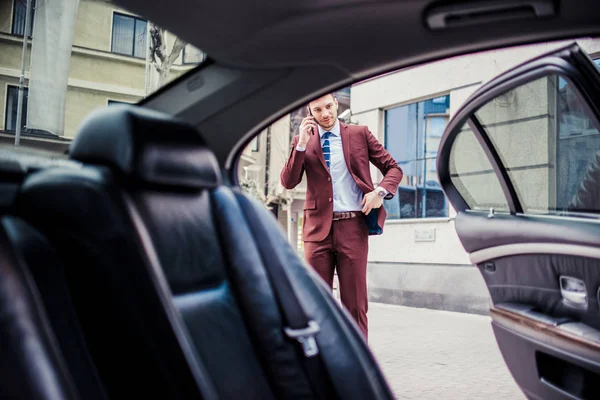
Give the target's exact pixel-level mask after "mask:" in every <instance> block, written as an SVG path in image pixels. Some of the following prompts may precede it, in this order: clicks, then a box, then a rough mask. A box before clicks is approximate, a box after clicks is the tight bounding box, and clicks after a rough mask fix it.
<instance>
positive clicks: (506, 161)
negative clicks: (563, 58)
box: [476, 75, 600, 214]
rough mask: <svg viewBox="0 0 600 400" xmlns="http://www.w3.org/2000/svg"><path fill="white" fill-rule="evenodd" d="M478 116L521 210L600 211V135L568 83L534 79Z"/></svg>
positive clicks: (505, 94) (498, 99) (558, 79)
mask: <svg viewBox="0 0 600 400" xmlns="http://www.w3.org/2000/svg"><path fill="white" fill-rule="evenodd" d="M476 117H477V119H478V120H479V121H480V123H481V125H482V126H483V129H484V130H485V132H486V133H487V135H488V136H489V138H490V140H491V141H492V143H493V145H494V147H495V148H496V151H497V152H498V155H499V157H500V159H501V161H502V164H503V167H504V168H505V169H506V171H507V172H508V176H509V178H510V180H511V181H512V183H513V185H514V188H515V190H516V192H517V196H518V198H519V201H520V202H521V205H522V207H523V211H524V212H527V213H542V214H543V213H548V212H556V211H567V210H570V211H585V212H598V211H600V203H599V202H598V201H597V198H598V194H597V186H596V185H597V184H598V183H597V182H595V180H596V178H597V177H600V174H598V176H596V175H595V174H596V172H595V169H596V168H598V167H600V165H597V164H596V163H595V158H596V153H597V152H598V150H600V135H599V131H598V127H597V124H596V122H595V120H594V118H592V116H591V115H590V112H589V111H588V109H587V108H586V107H585V106H584V103H583V101H582V100H581V98H580V96H579V94H578V93H577V91H576V89H575V88H574V87H573V84H572V83H570V82H568V81H567V80H565V79H564V78H562V77H559V76H557V75H550V76H547V77H543V78H540V79H536V80H534V81H532V82H529V83H527V84H524V85H521V86H519V87H517V88H515V89H514V90H511V91H508V92H506V93H504V94H502V95H500V96H498V97H496V98H495V99H493V100H492V101H490V102H489V103H487V104H486V105H485V106H483V107H482V108H481V109H480V110H479V111H478V112H477V113H476ZM586 174H588V175H589V174H591V175H590V176H588V178H587V180H586ZM592 181H594V182H592Z"/></svg>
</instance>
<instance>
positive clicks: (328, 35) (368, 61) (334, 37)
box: [118, 0, 600, 179]
mask: <svg viewBox="0 0 600 400" xmlns="http://www.w3.org/2000/svg"><path fill="white" fill-rule="evenodd" d="M118 3H120V4H121V5H122V6H123V7H125V8H127V9H130V10H131V11H133V12H136V13H138V14H140V15H143V16H144V17H146V18H148V19H149V20H151V21H153V22H154V23H156V24H158V25H159V26H162V27H164V28H165V29H167V30H169V31H172V32H174V33H175V34H177V35H178V36H180V37H181V38H183V39H184V40H186V41H188V42H190V43H192V44H193V45H194V46H196V47H198V48H200V49H202V50H203V51H205V52H206V53H207V54H208V56H209V58H210V60H211V61H210V62H208V63H206V65H204V66H201V67H199V68H197V69H195V70H193V71H191V72H190V73H188V74H186V75H184V76H183V77H182V78H181V79H178V80H176V81H175V82H172V83H171V84H170V85H167V86H166V87H164V88H163V89H162V90H160V91H158V92H157V93H156V94H154V95H152V96H149V97H148V98H147V99H145V100H144V101H143V102H142V103H141V104H142V105H143V106H145V107H149V108H152V109H156V110H159V111H163V112H166V113H169V114H171V115H174V116H178V117H180V118H183V119H184V120H186V121H187V122H189V123H192V124H193V125H195V126H196V127H197V128H198V129H199V130H200V132H201V133H202V135H203V136H204V138H205V140H206V141H207V142H208V144H209V145H210V147H211V148H212V149H213V150H214V151H215V153H216V155H217V158H218V160H219V162H220V163H221V165H222V166H223V167H224V168H228V169H230V168H232V167H233V166H234V165H235V162H236V159H237V157H236V156H237V154H238V153H239V152H240V151H241V150H242V149H243V147H244V145H245V144H246V143H247V142H248V141H249V140H250V139H251V138H252V137H253V136H254V135H255V134H256V133H258V132H259V131H260V130H261V129H264V128H265V127H266V126H267V125H268V124H269V123H271V122H273V121H274V120H276V119H277V118H279V117H281V116H283V115H285V114H286V113H289V112H290V111H292V110H294V109H295V108H297V107H299V106H301V105H302V104H304V103H306V102H307V101H309V100H310V99H312V98H314V97H315V96H316V95H320V94H324V93H327V92H328V91H331V90H334V89H337V88H341V87H344V86H347V85H350V84H352V83H354V82H356V81H359V80H362V79H366V78H369V77H372V76H375V75H378V74H382V73H386V72H390V71H393V70H396V69H400V68H404V67H409V66H412V65H416V64H420V63H424V62H429V61H433V60H436V59H441V58H445V57H450V56H456V55H461V54H467V53H471V52H476V51H481V50H488V49H494V48H500V47H505V46H511V45H519V44H528V43H536V42H545V41H551V40H559V39H571V38H580V37H585V36H595V35H597V34H598V33H599V31H600V11H597V10H598V7H597V0H576V1H574V0H573V1H568V2H567V1H562V2H558V1H553V0H549V1H544V0H540V1H532V0H519V1H514V2H498V1H496V0H491V1H469V2H460V3H457V2H448V1H446V2H441V3H440V2H433V1H431V0H406V1H378V0H328V1H324V0H307V1H302V2H282V1H277V0H264V1H261V2H248V1H244V0H221V1H218V2H205V1H191V0H171V1H170V2H169V3H168V4H167V3H166V2H146V1H142V0H118ZM456 4H458V6H456ZM474 4H477V5H478V6H481V5H482V4H483V5H489V7H490V8H488V9H487V10H488V11H489V10H492V9H493V8H494V7H498V5H499V4H513V5H516V6H515V7H516V8H515V9H509V10H508V11H507V10H504V11H505V12H498V13H494V12H488V13H486V9H485V8H484V9H480V10H479V14H477V11H476V12H475V13H471V14H469V13H466V14H464V13H463V14H460V12H461V10H462V11H464V10H467V9H468V7H469V6H472V5H474ZM532 4H533V5H535V4H538V5H539V4H541V5H542V6H551V7H554V11H555V13H554V15H551V16H547V17H536V16H534V13H533V11H532V10H533V8H532V7H533V6H531V5H532ZM448 5H450V6H451V7H456V8H454V9H452V8H451V10H454V11H456V12H458V14H457V15H458V16H459V17H457V18H455V19H454V20H458V21H459V23H458V24H450V22H448V23H449V26H448V27H446V28H442V29H433V28H430V26H429V25H428V22H427V21H428V16H432V15H433V16H435V15H440V12H441V11H443V8H440V7H447V6H448ZM523 10H525V11H524V14H523V13H521V12H522V11H523ZM438 11H440V12H438ZM528 11H529V12H528ZM511 13H512V14H511ZM461 15H462V19H461V17H460V16H461ZM511 15H513V16H519V17H523V16H524V17H523V18H510V16H511ZM454 20H452V19H450V18H449V19H448V21H454ZM460 21H470V22H471V23H470V24H461V23H460ZM234 179H235V178H234Z"/></svg>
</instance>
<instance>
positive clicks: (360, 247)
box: [304, 210, 376, 338]
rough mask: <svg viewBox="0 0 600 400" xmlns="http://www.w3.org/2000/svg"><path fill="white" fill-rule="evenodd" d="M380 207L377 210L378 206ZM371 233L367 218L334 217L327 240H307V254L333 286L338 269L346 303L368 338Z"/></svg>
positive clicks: (341, 295)
mask: <svg viewBox="0 0 600 400" xmlns="http://www.w3.org/2000/svg"><path fill="white" fill-rule="evenodd" d="M374 211H376V210H374ZM368 252H369V234H368V228H367V223H366V220H365V218H362V217H359V218H352V219H343V220H336V221H333V223H332V224H331V231H330V232H329V235H327V237H326V238H325V240H323V241H320V242H304V256H305V258H306V260H307V261H308V263H309V264H310V265H312V267H313V268H314V269H315V270H316V271H317V273H318V274H319V275H320V276H321V277H322V278H323V279H324V280H325V282H326V283H327V284H328V285H329V287H331V288H332V289H333V275H334V272H335V270H336V269H337V275H338V280H339V284H340V297H341V299H342V304H343V305H344V307H346V309H347V310H348V311H349V312H350V314H351V315H352V317H353V318H354V320H355V321H356V323H357V324H358V326H359V328H360V329H361V331H362V332H363V334H364V335H365V338H368V330H369V321H368V319H367V311H368V306H369V302H368V298H367V257H368Z"/></svg>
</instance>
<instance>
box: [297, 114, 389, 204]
mask: <svg viewBox="0 0 600 400" xmlns="http://www.w3.org/2000/svg"><path fill="white" fill-rule="evenodd" d="M318 127H319V136H320V138H321V148H322V147H323V141H324V139H323V134H325V132H328V131H326V130H325V129H323V128H322V127H321V125H318ZM329 132H331V134H330V135H329V154H330V167H329V174H330V175H331V183H332V186H333V211H361V210H362V208H363V206H362V205H361V203H362V198H363V195H364V194H363V192H362V190H360V188H359V187H358V185H357V184H356V182H355V181H354V178H353V177H352V175H351V174H350V171H348V166H347V165H346V159H345V157H344V150H343V148H342V136H341V134H340V122H339V121H336V123H335V125H334V126H333V127H332V128H331V130H329ZM296 150H297V151H305V150H306V148H305V147H301V146H299V145H298V146H296ZM386 194H387V192H386Z"/></svg>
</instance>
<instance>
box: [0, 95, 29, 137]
mask: <svg viewBox="0 0 600 400" xmlns="http://www.w3.org/2000/svg"><path fill="white" fill-rule="evenodd" d="M27 95H28V89H27V88H25V92H24V93H23V112H22V114H21V129H22V130H25V123H26V122H27ZM17 104H19V88H18V87H17V86H8V87H7V90H6V109H5V113H4V129H5V130H7V131H11V132H14V131H16V130H17Z"/></svg>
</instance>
